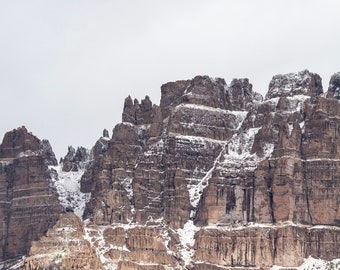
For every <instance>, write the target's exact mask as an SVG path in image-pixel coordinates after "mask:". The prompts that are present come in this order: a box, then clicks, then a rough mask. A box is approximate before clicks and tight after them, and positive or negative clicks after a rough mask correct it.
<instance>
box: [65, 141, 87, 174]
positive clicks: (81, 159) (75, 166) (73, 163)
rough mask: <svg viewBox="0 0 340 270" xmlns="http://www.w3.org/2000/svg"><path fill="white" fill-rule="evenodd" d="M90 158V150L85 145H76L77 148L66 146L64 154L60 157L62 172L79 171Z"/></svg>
mask: <svg viewBox="0 0 340 270" xmlns="http://www.w3.org/2000/svg"><path fill="white" fill-rule="evenodd" d="M89 159H90V152H89V150H87V149H86V148H85V147H78V148H77V150H76V149H74V148H73V147H72V146H69V147H68V152H67V154H66V156H65V157H64V158H63V159H61V162H60V163H61V164H62V169H63V171H64V172H70V171H79V170H80V169H84V168H85V166H86V165H87V163H88V161H89Z"/></svg>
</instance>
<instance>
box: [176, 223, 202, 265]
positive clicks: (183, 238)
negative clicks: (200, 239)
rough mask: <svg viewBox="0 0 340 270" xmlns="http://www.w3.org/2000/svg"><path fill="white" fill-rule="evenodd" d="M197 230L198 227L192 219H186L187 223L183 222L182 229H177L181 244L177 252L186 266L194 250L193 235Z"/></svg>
mask: <svg viewBox="0 0 340 270" xmlns="http://www.w3.org/2000/svg"><path fill="white" fill-rule="evenodd" d="M198 230H199V228H198V227H196V226H195V225H194V222H193V221H192V220H188V221H187V223H185V224H184V227H183V229H181V228H180V229H177V233H178V235H179V240H180V242H181V245H182V248H181V249H180V250H179V252H180V254H181V258H182V259H183V261H184V263H185V265H186V266H187V265H189V264H190V263H191V261H192V256H193V255H194V253H195V250H194V249H193V245H194V244H195V238H194V237H195V233H196V232H197V231H198Z"/></svg>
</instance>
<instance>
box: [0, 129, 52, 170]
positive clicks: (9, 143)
mask: <svg viewBox="0 0 340 270" xmlns="http://www.w3.org/2000/svg"><path fill="white" fill-rule="evenodd" d="M31 155H44V156H45V158H46V159H45V160H46V163H47V164H48V165H56V164H57V159H56V157H55V154H54V152H53V150H52V147H51V145H50V143H49V141H48V140H40V139H38V138H37V137H36V136H34V135H33V134H32V133H31V132H29V131H28V130H27V128H26V127H25V126H22V127H18V128H16V129H13V130H12V131H9V132H7V133H6V134H5V136H4V138H3V141H2V143H1V145H0V158H18V157H24V156H31Z"/></svg>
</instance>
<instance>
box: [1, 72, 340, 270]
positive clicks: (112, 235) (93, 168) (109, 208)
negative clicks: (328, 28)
mask: <svg viewBox="0 0 340 270" xmlns="http://www.w3.org/2000/svg"><path fill="white" fill-rule="evenodd" d="M338 85H339V83H338V75H337V74H335V75H334V76H333V77H332V79H331V82H330V87H329V90H328V93H327V94H322V85H321V78H320V77H319V76H318V75H317V74H314V73H311V72H309V71H308V70H304V71H301V72H297V73H289V74H285V75H276V76H274V77H273V79H272V81H271V83H270V86H269V91H268V94H267V95H266V99H265V100H263V98H262V96H261V95H260V94H257V93H256V92H254V91H253V88H252V84H251V83H250V82H249V80H248V79H234V80H232V81H231V82H230V84H227V83H226V82H225V81H224V79H220V78H211V77H209V76H196V77H195V78H193V79H191V80H181V81H175V82H169V83H166V84H164V85H162V86H161V101H160V105H155V104H152V102H151V101H150V99H149V98H148V97H147V96H146V97H145V99H143V100H141V101H138V100H137V99H135V100H133V99H132V98H131V96H129V97H127V98H126V100H125V103H124V110H123V115H122V120H123V122H122V123H120V124H117V125H116V126H115V127H114V129H113V134H112V138H109V136H108V132H104V133H103V136H102V137H101V138H100V139H99V140H98V141H97V142H96V145H95V146H94V148H93V149H92V150H91V153H92V154H91V159H90V160H89V163H88V166H86V167H84V168H82V169H81V170H79V171H73V170H72V169H71V170H70V171H63V170H62V168H61V166H57V167H52V166H50V174H52V177H54V178H53V181H52V184H54V186H56V187H57V190H58V192H59V199H60V201H61V204H62V205H63V206H64V208H66V210H70V211H71V210H72V211H74V212H75V213H76V214H77V215H78V216H80V217H81V216H82V213H83V211H84V215H83V216H82V217H83V218H84V219H85V221H83V222H81V221H80V220H79V219H75V217H74V216H73V213H67V214H66V215H62V216H61V217H60V220H59V221H60V222H58V223H57V225H56V226H54V228H53V229H51V230H49V232H48V238H44V239H41V240H39V242H37V243H35V244H34V245H33V246H32V249H31V251H30V254H31V256H30V257H28V258H27V259H26V260H25V262H26V265H29V267H31V268H27V269H34V267H38V266H41V265H42V264H40V262H39V261H37V260H36V259H37V258H42V257H43V256H42V257H39V254H40V253H43V254H45V253H46V252H45V253H44V250H43V249H44V246H45V243H49V246H50V247H51V246H52V248H51V249H50V250H49V253H51V252H52V253H53V252H58V254H59V253H61V254H60V256H59V257H58V260H57V262H58V263H59V265H64V266H65V265H67V266H69V267H72V266H74V265H83V263H84V260H82V259H81V258H74V256H72V254H79V253H77V252H78V251H79V247H81V246H86V254H87V255H86V256H88V257H87V258H88V260H90V261H91V262H92V263H93V265H97V267H98V268H100V267H101V266H102V267H103V268H104V269H119V270H123V269H140V270H145V269H154V270H160V269H176V270H184V269H190V270H205V269H231V270H232V269H240V268H244V269H246V268H249V267H251V268H254V269H260V268H261V269H266V270H269V269H270V268H271V267H273V266H274V265H282V266H285V267H290V268H292V269H295V268H296V267H297V266H299V265H301V264H302V263H303V261H304V258H308V257H309V256H312V257H314V258H321V259H323V260H327V261H331V260H333V259H336V258H340V249H339V247H338V243H339V241H338V239H339V237H340V227H339V226H340V223H339V221H340V211H339V209H340V204H339V200H338V197H339V193H340V186H339V175H340V161H339V160H340V159H339V157H340V137H339V136H338V134H339V132H340V131H339V126H340V120H339V119H340V104H339V102H338V100H337V94H336V93H337V91H338V89H337V88H338ZM338 147H339V148H338ZM338 149H339V151H338ZM77 152H78V150H76V149H74V148H71V147H70V148H69V153H68V154H67V158H66V159H67V160H69V162H70V163H71V165H72V166H73V163H77V162H78V161H79V160H82V157H83V156H84V155H83V152H82V151H80V150H79V155H78V156H79V158H76V156H77V154H76V153H77ZM0 172H1V167H0ZM56 173H57V174H58V175H56ZM83 173H84V174H83ZM80 178H81V180H80ZM1 179H2V178H1V177H0V180H1ZM79 181H80V183H79ZM79 184H80V185H81V188H80V190H79ZM52 186H53V185H52ZM72 188H74V192H70V190H71V189H72ZM1 194H5V193H0V195H1ZM85 204H86V205H85ZM84 208H85V209H84ZM65 219H67V221H68V222H64V221H63V220H65ZM64 223H65V224H64ZM50 228H51V226H50ZM74 228H79V229H78V230H79V233H78V232H77V233H75V231H74ZM62 237H67V239H65V240H63V239H62ZM54 238H56V239H54ZM84 239H85V240H86V241H87V242H86V243H87V244H85V245H84ZM53 242H55V243H57V245H56V248H54V247H53V245H52V244H51V243H53ZM71 247H72V248H71ZM73 247H77V248H75V249H73ZM71 250H73V251H71ZM74 250H76V251H74ZM74 252H75V253H74ZM94 253H95V254H96V256H93V255H94ZM84 256H85V255H84ZM44 257H45V259H46V261H45V262H44V264H43V265H46V266H48V265H51V264H53V265H54V264H55V261H54V260H53V259H52V260H51V257H50V256H44ZM70 258H72V260H73V261H70ZM96 258H99V260H100V262H99V261H98V259H96ZM310 261H312V259H310ZM335 262H336V261H335ZM322 263H323V262H322ZM324 265H326V263H325V264H324Z"/></svg>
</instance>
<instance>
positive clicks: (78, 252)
mask: <svg viewBox="0 0 340 270" xmlns="http://www.w3.org/2000/svg"><path fill="white" fill-rule="evenodd" d="M84 237H85V233H84V225H83V222H82V221H81V220H80V219H79V217H77V216H76V215H75V214H73V213H66V214H62V215H60V217H59V219H58V222H57V223H56V224H55V225H54V226H53V228H51V229H49V230H48V232H47V234H46V236H43V237H42V238H41V239H40V240H39V241H35V242H33V243H32V247H31V248H30V251H29V257H28V258H27V259H25V260H24V261H23V263H22V266H21V269H25V270H34V269H84V270H86V269H88V270H90V269H98V270H100V269H104V268H103V266H102V263H101V262H100V260H99V258H97V255H96V253H95V251H94V249H92V247H91V245H90V243H89V242H88V241H87V240H85V239H84Z"/></svg>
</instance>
